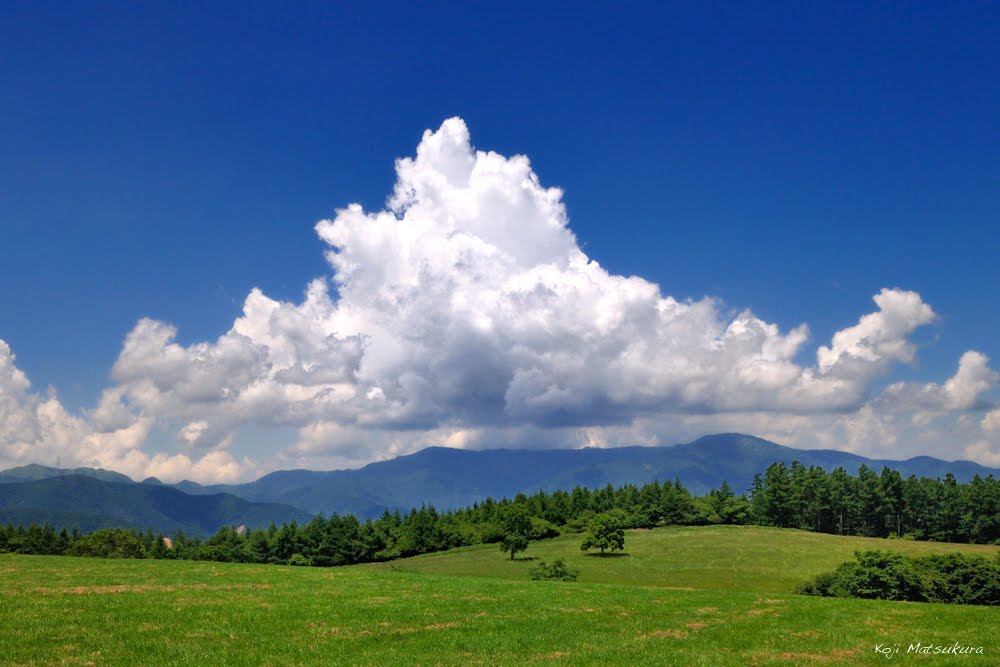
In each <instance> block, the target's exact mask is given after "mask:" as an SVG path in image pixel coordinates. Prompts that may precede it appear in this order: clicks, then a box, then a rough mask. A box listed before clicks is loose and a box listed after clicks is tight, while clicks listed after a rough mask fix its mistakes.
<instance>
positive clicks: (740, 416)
mask: <svg viewBox="0 0 1000 667" xmlns="http://www.w3.org/2000/svg"><path fill="white" fill-rule="evenodd" d="M396 174H397V181H396V184H395V187H394V189H393V191H392V193H391V195H390V196H389V198H388V200H387V204H386V207H385V208H384V209H383V210H378V211H366V210H364V209H363V208H362V207H361V206H360V205H357V204H352V205H349V206H347V207H346V208H344V209H341V210H339V211H337V212H336V215H335V216H334V217H333V218H332V219H330V220H324V221H321V222H319V223H318V224H317V225H316V232H317V234H318V235H319V238H320V239H321V240H322V241H323V242H324V243H325V244H326V245H327V251H326V257H327V259H328V261H329V264H330V266H331V269H332V275H331V276H330V277H328V278H318V279H316V280H314V281H313V282H312V283H310V285H309V286H308V288H307V289H306V292H305V297H304V299H303V301H302V302H301V303H299V304H294V303H287V302H282V301H278V300H275V299H271V298H269V297H268V296H266V295H265V294H264V293H263V292H262V291H261V290H258V289H255V290H253V291H251V292H250V294H249V295H248V296H247V297H246V300H245V302H244V304H243V313H242V315H241V317H240V318H238V319H237V320H236V321H235V322H234V323H233V326H232V328H231V329H230V330H229V331H228V332H226V333H225V334H223V335H222V336H220V337H219V338H218V339H216V340H215V341H212V342H202V343H197V344H194V345H189V346H183V345H180V344H178V343H177V342H176V334H177V332H176V330H175V328H174V327H173V326H171V325H170V324H167V323H165V322H159V321H155V320H150V319H143V320H140V321H139V322H138V324H137V325H136V326H135V328H134V329H133V330H132V331H131V332H130V333H129V334H128V336H127V338H126V341H125V344H124V346H123V349H122V351H121V354H120V356H119V358H118V360H117V361H116V363H115V365H114V368H113V371H112V377H113V379H114V380H115V382H116V386H115V387H114V388H113V389H112V390H110V392H111V393H109V394H108V395H107V397H106V402H105V400H102V403H101V405H99V406H98V407H97V408H96V409H95V410H94V411H93V412H92V413H91V414H90V415H89V418H90V421H91V425H92V427H93V428H95V429H101V428H112V427H113V428H117V429H118V430H119V431H120V430H121V429H124V428H130V427H129V426H128V424H130V423H132V424H133V425H134V424H135V423H139V422H138V420H139V419H140V418H137V417H134V415H143V417H141V419H142V420H153V421H155V422H156V423H157V424H161V425H167V426H169V428H172V429H173V431H174V433H175V440H176V444H177V447H179V448H180V449H181V450H182V452H181V453H178V454H176V455H173V456H172V457H170V456H167V457H164V456H163V455H161V456H160V457H159V458H153V459H150V460H149V461H147V462H146V466H147V468H149V469H156V470H163V471H164V474H166V473H167V472H170V473H172V474H179V470H181V469H185V470H192V471H194V470H199V467H198V465H199V464H198V463H197V461H205V464H204V465H203V466H202V468H201V470H202V472H203V473H204V474H205V475H207V474H208V472H207V471H208V469H209V468H210V467H211V468H212V469H214V470H216V471H217V473H218V474H220V475H230V476H231V475H235V474H238V473H237V472H236V470H237V469H238V467H239V465H240V464H238V463H236V459H234V458H232V457H231V455H229V454H228V448H229V447H230V445H231V443H232V442H233V438H234V434H235V433H236V432H237V430H238V429H239V428H240V427H241V426H244V425H258V426H266V427H272V426H279V427H289V428H291V429H294V432H296V433H297V434H298V438H297V441H296V442H294V443H292V444H291V446H290V447H288V448H287V449H286V450H285V451H284V452H283V454H282V456H285V457H287V458H293V459H298V460H303V461H316V460H335V461H338V462H341V461H354V462H365V461H368V460H374V459H378V458H384V457H386V456H388V455H392V454H398V453H405V452H406V451H411V450H412V449H414V448H417V447H419V446H422V445H425V444H457V445H460V446H495V445H496V444H515V443H516V444H525V443H526V442H528V441H533V442H536V443H537V444H538V445H549V446H552V445H565V446H580V445H585V444H598V445H602V444H603V445H606V444H615V443H618V444H634V443H636V442H643V443H649V444H652V443H654V442H661V441H664V439H665V442H673V441H675V440H674V438H675V437H676V436H677V435H678V434H681V433H686V432H687V431H688V430H693V429H696V428H698V427H699V425H701V427H704V428H706V429H708V428H712V426H711V425H724V424H734V425H757V426H758V427H759V428H756V429H742V430H750V431H752V432H755V433H760V434H769V435H770V434H781V433H800V429H805V428H807V427H809V426H812V427H813V429H814V431H815V434H816V435H815V441H817V442H818V443H819V444H823V443H825V442H826V441H830V442H831V444H832V445H834V446H840V447H851V448H855V449H858V450H861V449H864V448H865V447H868V445H867V444H865V443H870V442H873V441H874V440H876V439H877V440H879V441H881V442H882V443H883V445H887V444H891V443H892V442H894V441H895V440H894V438H895V437H896V436H895V435H894V434H896V433H898V431H897V430H895V426H894V424H896V422H899V421H900V420H901V419H904V417H902V416H901V415H902V413H904V412H907V411H910V412H914V411H918V412H921V413H922V414H929V415H931V416H932V418H933V417H936V416H937V415H939V414H941V413H948V412H956V411H966V410H971V409H978V408H982V407H984V406H985V404H984V403H983V400H984V399H983V397H984V395H985V393H986V392H988V391H989V390H990V389H991V388H992V387H993V386H994V385H995V384H996V380H997V376H996V373H994V371H992V370H991V369H989V367H988V361H987V360H986V358H985V357H984V356H983V355H982V354H980V353H978V352H969V353H967V354H966V355H964V356H963V357H962V360H961V362H960V365H959V370H958V372H957V373H956V375H955V376H954V377H953V378H951V379H950V380H948V381H946V382H945V383H943V384H941V385H936V384H928V385H925V386H917V385H905V384H895V385H892V386H890V387H889V389H888V390H887V391H885V392H884V393H883V394H882V395H881V396H872V392H873V387H875V386H876V383H878V382H880V381H881V380H882V378H885V377H886V376H887V374H889V373H890V372H891V370H892V368H893V366H894V365H897V364H901V363H902V364H909V363H912V362H913V360H914V355H915V352H916V347H915V345H914V343H913V342H912V340H911V338H910V337H911V335H912V334H913V332H914V331H915V330H917V329H918V328H919V327H921V326H924V325H927V324H929V323H931V322H933V321H934V320H935V319H936V317H937V316H936V314H935V313H934V311H933V310H932V308H931V307H930V306H929V305H928V304H926V303H924V302H923V300H922V299H921V297H920V295H919V294H917V293H916V292H911V291H906V290H902V289H895V288H893V289H889V288H887V289H883V290H881V291H880V292H879V293H878V294H876V295H875V296H874V297H873V300H874V309H873V310H872V311H871V312H868V313H867V314H864V315H862V316H861V317H860V318H859V319H858V321H857V323H856V324H854V325H852V326H849V327H847V328H844V329H842V330H841V331H838V332H836V333H835V334H834V335H833V337H832V338H831V340H830V341H829V342H828V343H827V344H824V345H820V346H819V347H818V348H816V349H815V353H814V361H811V359H810V357H812V355H810V354H809V350H808V349H807V344H808V342H809V339H810V332H809V329H808V327H807V326H806V325H805V324H801V325H799V326H796V327H794V328H792V329H790V330H787V331H783V330H782V329H781V328H780V327H779V326H777V325H776V324H773V323H769V322H766V321H764V320H762V319H760V318H758V317H757V316H756V315H754V314H753V312H751V311H749V310H746V311H743V312H741V313H739V314H738V315H736V316H735V317H733V316H731V315H728V314H727V313H728V310H727V308H726V306H725V305H724V304H722V303H720V302H718V301H717V300H714V299H711V298H703V299H700V300H690V299H677V298H674V297H671V296H668V295H665V294H663V293H662V291H661V289H660V287H659V286H658V285H656V284H654V283H652V282H649V281H647V280H644V279H642V278H639V277H635V276H620V275H614V274H611V273H609V272H608V271H606V270H605V269H604V268H603V267H601V266H600V265H599V264H598V263H597V262H596V261H595V260H593V259H592V258H590V257H588V256H587V255H586V254H585V253H584V252H583V250H582V249H581V248H580V246H579V244H578V243H577V241H576V238H575V237H574V235H573V233H572V232H571V231H570V228H569V218H568V215H567V212H566V209H565V206H564V205H563V202H562V192H561V191H560V190H559V189H557V188H551V187H545V186H543V185H542V184H541V182H540V181H539V179H538V177H537V175H536V174H535V173H534V171H533V170H532V167H531V163H530V161H529V160H528V158H527V157H525V156H513V157H505V156H502V155H499V154H497V153H494V152H491V151H481V150H475V149H474V148H473V147H472V144H471V141H470V137H469V132H468V129H467V127H466V125H465V123H464V122H463V121H462V120H461V119H458V118H452V119H449V120H447V121H445V122H444V123H443V124H442V125H441V127H440V128H439V129H438V130H437V131H430V130H428V131H427V132H425V133H424V135H423V138H422V140H421V141H420V143H419V146H418V147H417V151H416V155H415V156H414V157H410V158H404V159H400V160H398V161H397V163H396ZM0 368H2V367H0ZM7 382H8V383H9V384H10V385H11V386H12V387H16V386H17V383H18V382H22V383H23V379H22V380H18V379H17V378H14V377H13V376H11V378H10V379H8V380H7ZM12 391H13V390H12ZM907 406H909V407H907ZM914 406H916V407H915V408H914ZM0 418H5V417H3V416H2V415H0ZM10 419H12V420H13V419H15V418H14V417H11V418H10ZM130 419H131V420H133V421H132V422H130ZM906 419H909V423H911V424H913V423H915V422H914V419H919V417H917V416H915V415H914V414H911V415H909V416H908V417H906ZM143 423H145V422H143ZM29 428H37V427H36V426H33V422H32V423H27V424H23V423H17V422H16V421H12V422H11V424H10V426H9V430H10V432H15V431H16V430H18V429H20V430H22V431H23V430H25V429H29ZM715 430H717V429H715ZM114 432H118V431H114ZM832 434H835V435H832ZM785 441H788V438H786V439H785ZM834 441H836V442H834ZM107 447H111V445H107ZM227 456H228V457H230V458H226V457H227ZM189 457H193V458H189ZM209 457H211V458H209ZM323 457H326V459H324V458H323Z"/></svg>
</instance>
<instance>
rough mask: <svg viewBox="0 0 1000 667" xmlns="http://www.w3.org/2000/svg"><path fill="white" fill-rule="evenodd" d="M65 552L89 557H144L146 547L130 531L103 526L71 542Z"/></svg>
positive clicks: (69, 554)
mask: <svg viewBox="0 0 1000 667" xmlns="http://www.w3.org/2000/svg"><path fill="white" fill-rule="evenodd" d="M66 554H67V555H68V556H89V557H91V558H145V557H146V547H145V546H144V545H143V543H142V540H140V539H139V538H138V536H136V534H135V533H133V532H132V531H129V530H124V529H122V528H104V529H103V530H97V531H94V532H93V533H90V534H89V535H84V536H83V537H81V538H80V539H78V540H76V541H75V542H73V543H72V544H71V545H70V546H69V548H67V549H66Z"/></svg>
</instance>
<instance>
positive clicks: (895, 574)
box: [799, 551, 1000, 605]
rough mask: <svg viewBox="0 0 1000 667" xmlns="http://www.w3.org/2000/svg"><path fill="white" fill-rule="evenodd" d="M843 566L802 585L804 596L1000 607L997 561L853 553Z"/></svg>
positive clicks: (956, 555) (999, 565) (956, 556)
mask: <svg viewBox="0 0 1000 667" xmlns="http://www.w3.org/2000/svg"><path fill="white" fill-rule="evenodd" d="M854 556H855V562H852V563H844V564H843V565H841V566H840V567H838V568H837V569H836V570H834V571H833V572H826V573H823V574H821V575H819V576H817V577H815V578H814V579H812V580H811V581H808V582H806V583H805V584H803V585H802V586H801V587H800V589H799V592H800V593H802V594H804V595H822V596H826V597H854V598H870V599H877V600H905V601H908V602H950V603H954V604H979V605H1000V560H997V559H994V560H990V559H988V558H984V557H983V556H972V555H968V554H960V553H951V554H944V555H934V556H921V557H917V558H914V557H908V556H904V555H903V554H900V553H895V552H891V551H857V552H855V554H854Z"/></svg>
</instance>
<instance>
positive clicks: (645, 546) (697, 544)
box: [361, 526, 1000, 593]
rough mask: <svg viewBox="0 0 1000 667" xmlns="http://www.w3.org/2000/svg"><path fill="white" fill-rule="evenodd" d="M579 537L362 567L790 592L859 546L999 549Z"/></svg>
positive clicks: (695, 532)
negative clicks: (561, 564) (514, 552)
mask: <svg viewBox="0 0 1000 667" xmlns="http://www.w3.org/2000/svg"><path fill="white" fill-rule="evenodd" d="M581 541H582V536H581V535H562V536H560V537H557V538H555V539H552V540H542V541H540V542H532V543H531V546H530V547H529V548H528V550H527V551H526V552H523V553H521V554H519V555H518V558H517V559H516V560H514V561H511V560H510V559H509V558H506V559H505V558H504V556H503V555H502V554H501V553H500V550H499V548H498V547H497V545H495V544H480V545H476V546H472V547H463V548H461V549H453V550H451V551H443V552H439V553H434V554H427V555H424V556H416V557H413V558H406V559H403V560H398V561H394V562H392V563H378V564H371V565H364V566H361V567H369V568H373V569H388V568H392V569H400V568H402V569H405V570H410V571H413V572H422V573H427V574H451V575H466V576H477V577H498V578H502V579H525V578H527V576H528V570H529V569H530V568H531V566H532V565H533V564H534V562H535V561H536V560H539V559H544V560H545V561H547V562H551V561H552V559H554V558H563V559H564V560H565V561H566V562H567V564H568V565H570V566H571V567H574V568H577V569H579V570H580V581H581V582H586V583H607V584H629V585H634V586H664V587H676V588H706V589H721V590H738V591H757V592H761V593H791V592H793V591H794V590H795V587H796V586H797V585H798V584H800V583H802V582H803V581H805V580H806V579H809V578H810V577H812V576H815V575H817V574H819V573H821V572H827V571H829V570H832V569H834V568H835V567H837V565H839V564H841V563H843V562H845V561H849V560H853V559H854V552H855V551H856V550H859V549H893V550H895V551H900V552H903V553H906V554H908V555H913V556H920V555H925V554H931V553H947V552H952V551H964V552H966V553H974V554H981V555H985V556H994V555H996V554H997V552H998V551H1000V548H998V547H994V546H986V545H968V544H966V545H960V544H946V543H942V542H912V541H907V540H881V539H875V538H866V537H841V536H837V535H825V534H822V533H811V532H808V531H803V530H789V529H785V528H763V527H760V526H703V527H675V528H657V529H655V530H629V531H626V532H625V553H623V554H608V555H605V556H604V557H601V556H600V555H598V554H596V553H590V554H587V553H584V552H582V551H580V542H581Z"/></svg>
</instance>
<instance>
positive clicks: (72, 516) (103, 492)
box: [0, 475, 311, 535]
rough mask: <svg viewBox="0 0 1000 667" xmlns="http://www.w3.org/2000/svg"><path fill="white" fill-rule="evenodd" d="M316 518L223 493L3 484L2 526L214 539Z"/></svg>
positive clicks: (83, 482)
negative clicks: (226, 529)
mask: <svg viewBox="0 0 1000 667" xmlns="http://www.w3.org/2000/svg"><path fill="white" fill-rule="evenodd" d="M310 518H311V515H310V514H309V513H307V512H304V511H302V510H300V509H296V508H294V507H289V506H287V505H280V504H277V503H258V502H252V501H249V500H246V499H244V498H238V497H237V496H234V495H232V494H228V493H221V494H211V495H201V496H193V495H190V494H187V493H183V492H181V491H178V490H177V489H173V488H170V487H168V486H152V485H145V484H136V483H134V482H132V481H131V480H129V482H128V483H121V482H108V481H104V480H102V479H98V478H95V477H92V476H87V475H54V476H52V477H49V478H47V479H37V480H32V481H28V482H8V483H0V523H8V522H9V523H19V524H27V523H49V524H52V525H54V526H57V527H65V528H74V527H75V528H79V529H80V530H82V531H85V532H86V531H91V530H96V529H98V528H110V527H121V528H134V529H139V530H144V529H151V530H157V531H164V532H169V533H174V532H176V531H177V529H181V530H183V531H185V532H186V533H188V534H192V535H211V534H212V533H215V532H216V531H217V530H218V529H219V528H220V527H222V526H227V525H233V526H237V525H240V524H244V525H246V526H248V527H258V526H265V527H266V526H268V525H269V524H271V523H275V524H282V523H288V522H290V521H293V520H296V521H308V520H309V519H310Z"/></svg>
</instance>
